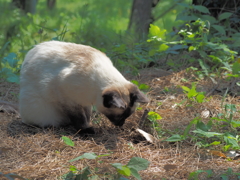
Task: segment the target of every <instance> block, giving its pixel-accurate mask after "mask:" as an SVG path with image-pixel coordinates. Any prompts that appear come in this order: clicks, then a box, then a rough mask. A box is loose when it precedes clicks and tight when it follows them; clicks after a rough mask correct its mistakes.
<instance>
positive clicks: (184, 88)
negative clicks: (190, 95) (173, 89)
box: [181, 86, 190, 92]
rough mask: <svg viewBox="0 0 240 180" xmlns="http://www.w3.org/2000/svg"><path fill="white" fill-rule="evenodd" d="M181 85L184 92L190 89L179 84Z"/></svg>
mask: <svg viewBox="0 0 240 180" xmlns="http://www.w3.org/2000/svg"><path fill="white" fill-rule="evenodd" d="M181 87H182V89H183V90H184V91H186V92H189V91H190V89H189V88H188V87H187V86H181Z"/></svg>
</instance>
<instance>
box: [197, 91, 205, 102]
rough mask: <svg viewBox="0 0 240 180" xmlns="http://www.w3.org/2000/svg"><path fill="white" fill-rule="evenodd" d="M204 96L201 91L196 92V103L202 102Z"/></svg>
mask: <svg viewBox="0 0 240 180" xmlns="http://www.w3.org/2000/svg"><path fill="white" fill-rule="evenodd" d="M204 98H205V96H204V94H203V93H198V95H197V97H196V100H197V102H198V103H202V102H203V100H204Z"/></svg>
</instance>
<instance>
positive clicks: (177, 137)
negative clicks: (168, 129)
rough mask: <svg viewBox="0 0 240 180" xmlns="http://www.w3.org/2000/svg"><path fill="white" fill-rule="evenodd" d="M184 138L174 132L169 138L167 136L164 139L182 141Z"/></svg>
mask: <svg viewBox="0 0 240 180" xmlns="http://www.w3.org/2000/svg"><path fill="white" fill-rule="evenodd" d="M182 140H184V138H183V137H182V136H180V135H179V134H174V135H172V136H171V137H170V138H167V139H166V140H165V141H169V142H177V141H182Z"/></svg>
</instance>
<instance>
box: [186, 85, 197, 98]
mask: <svg viewBox="0 0 240 180" xmlns="http://www.w3.org/2000/svg"><path fill="white" fill-rule="evenodd" d="M197 95H198V92H197V91H196V89H195V88H193V87H192V89H190V91H189V92H188V94H187V96H188V98H192V97H195V96H197Z"/></svg>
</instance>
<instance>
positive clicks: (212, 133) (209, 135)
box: [193, 129, 223, 138]
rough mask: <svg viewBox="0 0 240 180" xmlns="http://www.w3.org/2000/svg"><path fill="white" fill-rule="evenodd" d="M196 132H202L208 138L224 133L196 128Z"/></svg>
mask: <svg viewBox="0 0 240 180" xmlns="http://www.w3.org/2000/svg"><path fill="white" fill-rule="evenodd" d="M193 132H194V133H198V134H202V135H204V136H206V137H208V138H210V137H213V136H222V135H223V133H217V132H206V131H203V130H201V129H196V130H194V131H193Z"/></svg>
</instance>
